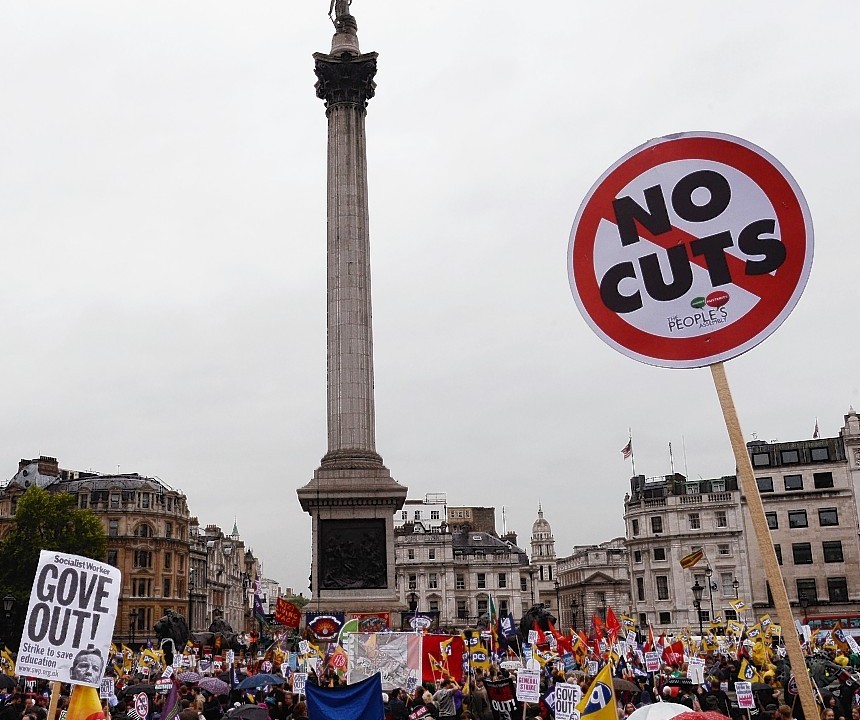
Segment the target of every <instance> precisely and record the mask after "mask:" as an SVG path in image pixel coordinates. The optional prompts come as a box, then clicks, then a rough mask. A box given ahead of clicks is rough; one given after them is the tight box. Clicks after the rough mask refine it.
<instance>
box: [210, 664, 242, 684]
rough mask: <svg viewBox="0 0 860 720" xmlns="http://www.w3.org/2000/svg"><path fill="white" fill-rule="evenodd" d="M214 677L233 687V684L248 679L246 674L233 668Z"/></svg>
mask: <svg viewBox="0 0 860 720" xmlns="http://www.w3.org/2000/svg"><path fill="white" fill-rule="evenodd" d="M231 676H232V677H231ZM215 677H217V678H218V679H219V680H223V681H224V682H225V683H227V684H228V685H233V684H234V683H235V684H236V685H238V684H239V683H240V682H241V681H242V680H243V679H244V678H246V677H248V673H243V672H240V671H239V670H237V669H236V668H233V669H232V670H228V671H227V672H222V673H221V674H220V675H216V676H215Z"/></svg>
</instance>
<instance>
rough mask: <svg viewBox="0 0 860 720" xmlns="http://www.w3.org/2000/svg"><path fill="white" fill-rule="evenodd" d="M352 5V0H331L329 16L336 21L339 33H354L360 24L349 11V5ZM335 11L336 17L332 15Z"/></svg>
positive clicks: (335, 24)
mask: <svg viewBox="0 0 860 720" xmlns="http://www.w3.org/2000/svg"><path fill="white" fill-rule="evenodd" d="M350 5H352V0H331V4H330V5H329V8H328V16H329V17H330V18H331V21H332V22H333V23H334V27H335V30H336V31H337V32H339V33H350V34H354V33H355V32H356V31H357V30H358V24H357V23H356V22H355V18H354V17H353V16H352V14H351V13H350V12H349V6H350ZM332 13H334V17H332Z"/></svg>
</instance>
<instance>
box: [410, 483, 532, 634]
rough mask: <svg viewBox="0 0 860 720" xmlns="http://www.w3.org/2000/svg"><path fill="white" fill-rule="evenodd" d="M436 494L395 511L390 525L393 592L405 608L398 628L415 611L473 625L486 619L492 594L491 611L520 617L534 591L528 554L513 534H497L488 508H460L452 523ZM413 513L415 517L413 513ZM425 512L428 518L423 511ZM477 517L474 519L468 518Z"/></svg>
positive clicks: (448, 623) (447, 624) (441, 621)
mask: <svg viewBox="0 0 860 720" xmlns="http://www.w3.org/2000/svg"><path fill="white" fill-rule="evenodd" d="M441 497H443V496H442V494H440V493H434V494H432V495H428V496H427V497H425V502H423V503H422V502H420V501H419V502H410V501H409V500H407V501H406V503H405V504H404V506H403V510H402V511H398V513H407V519H404V518H403V516H402V515H398V516H397V517H398V519H397V522H396V530H395V536H394V541H395V558H396V560H395V566H396V568H397V590H398V595H399V599H400V601H401V603H403V604H404V605H405V606H406V607H407V611H406V613H404V614H403V616H402V618H401V623H400V625H401V627H402V628H404V629H409V625H408V621H409V619H410V618H411V617H412V616H413V615H414V614H416V613H420V614H423V615H427V616H428V617H430V618H431V620H432V621H433V622H434V623H435V624H436V625H438V626H439V627H443V628H463V627H468V626H471V627H475V626H478V625H482V624H485V623H487V622H488V621H489V603H490V597H492V599H493V603H494V605H495V608H496V611H497V612H498V613H501V614H507V613H508V612H510V613H512V614H513V615H514V617H515V618H517V619H518V618H519V617H520V616H521V615H522V614H523V612H524V610H525V609H526V608H527V607H528V606H529V605H530V604H531V603H530V599H531V598H533V597H534V590H533V588H532V586H531V576H530V567H529V561H528V556H527V555H526V553H525V551H523V550H521V549H520V548H518V547H517V546H516V544H515V542H512V541H511V537H513V538H515V537H516V536H515V535H513V536H508V535H506V536H505V537H504V538H500V537H499V536H498V535H497V533H496V529H495V522H494V521H493V520H492V518H493V517H494V515H495V510H494V509H493V508H482V507H466V506H457V507H453V508H452V507H449V508H448V511H449V512H448V516H447V517H448V518H449V519H450V518H451V511H453V512H454V522H453V524H449V523H448V522H446V521H445V520H439V519H438V518H434V517H433V516H432V515H428V513H432V512H434V508H435V512H438V513H440V517H443V518H444V517H446V516H445V514H444V511H443V507H444V506H443V505H442V503H440V502H427V500H428V499H436V500H438V499H439V498H441ZM416 512H418V513H420V515H418V516H416V515H415V513H416ZM425 516H426V517H425ZM473 523H474V524H473Z"/></svg>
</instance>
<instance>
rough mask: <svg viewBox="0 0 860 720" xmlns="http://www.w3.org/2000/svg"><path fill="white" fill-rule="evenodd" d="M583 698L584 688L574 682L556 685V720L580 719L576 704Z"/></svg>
mask: <svg viewBox="0 0 860 720" xmlns="http://www.w3.org/2000/svg"><path fill="white" fill-rule="evenodd" d="M580 700H582V688H581V687H579V685H574V684H573V683H558V684H557V685H556V686H555V720H578V716H579V713H578V712H577V710H576V706H577V705H579V701H580Z"/></svg>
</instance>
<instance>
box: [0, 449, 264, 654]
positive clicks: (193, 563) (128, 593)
mask: <svg viewBox="0 0 860 720" xmlns="http://www.w3.org/2000/svg"><path fill="white" fill-rule="evenodd" d="M31 485H38V486H40V487H43V488H45V489H46V490H47V491H48V492H65V493H69V494H71V495H73V496H74V497H75V498H76V500H77V506H78V507H79V508H82V509H88V510H91V511H92V512H94V513H95V514H96V516H97V517H98V518H99V520H100V521H101V523H102V526H103V527H104V530H105V533H106V535H107V556H106V557H105V558H104V560H105V561H106V562H108V563H109V564H111V565H114V566H115V567H117V568H119V569H120V571H121V572H122V589H121V591H120V599H119V605H118V608H117V620H116V625H115V629H114V638H115V639H116V640H117V641H118V642H125V643H131V642H134V643H141V642H146V641H148V640H154V639H155V638H154V634H153V630H152V627H153V625H154V624H155V622H156V621H157V620H158V619H159V618H160V617H162V616H163V615H164V614H165V613H166V612H167V611H168V610H175V611H177V612H179V613H181V614H182V615H184V616H185V617H186V618H188V620H189V625H190V628H191V630H192V631H200V630H205V629H206V628H208V627H209V624H210V623H211V621H212V620H213V619H214V618H215V617H218V616H223V617H224V618H225V619H226V620H227V621H228V622H230V624H231V625H232V626H233V628H234V629H235V630H236V631H237V632H245V631H248V630H250V629H252V628H253V627H256V623H255V622H252V620H251V616H252V613H251V602H250V600H251V597H252V596H251V592H252V589H251V583H252V582H253V579H254V577H255V576H256V574H257V573H258V572H259V562H258V560H257V559H256V557H255V556H254V554H253V553H252V552H251V551H250V550H249V549H246V548H245V544H244V542H243V541H242V539H241V538H240V537H239V534H238V530H237V528H236V527H235V526H234V528H233V533H232V534H231V535H224V533H223V532H222V531H221V530H220V528H218V527H217V526H215V525H207V526H206V528H205V529H201V528H200V527H199V524H198V521H197V518H195V517H192V516H190V514H189V510H188V504H187V499H186V497H185V495H184V494H183V493H182V492H181V491H179V490H176V489H173V488H171V487H169V486H168V485H167V484H166V483H164V482H162V481H161V480H159V479H157V478H152V477H144V476H141V475H138V474H136V473H122V474H119V473H117V474H99V473H94V472H80V471H74V470H66V469H63V468H60V467H59V464H58V462H57V459H56V458H53V457H47V456H42V457H39V458H35V459H24V460H21V461H20V462H19V465H18V471H17V472H16V473H15V475H14V476H13V477H12V479H10V480H9V482H8V483H6V485H5V486H3V487H2V488H0V537H2V536H3V535H5V533H6V531H7V530H8V528H9V527H10V526H11V522H12V518H13V517H14V515H15V511H16V508H17V502H18V499H19V498H20V497H21V495H23V494H24V492H26V490H27V488H28V487H30V486H31Z"/></svg>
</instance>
